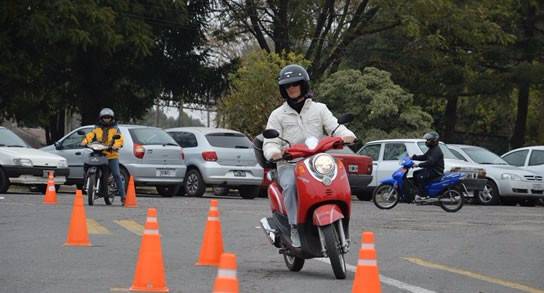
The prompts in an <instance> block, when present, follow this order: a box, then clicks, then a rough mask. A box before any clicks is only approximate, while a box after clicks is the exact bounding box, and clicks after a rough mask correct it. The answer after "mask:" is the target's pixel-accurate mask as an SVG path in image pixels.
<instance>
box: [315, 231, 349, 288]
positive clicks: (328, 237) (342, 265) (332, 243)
mask: <svg viewBox="0 0 544 293" xmlns="http://www.w3.org/2000/svg"><path fill="white" fill-rule="evenodd" d="M321 229H322V231H323V238H325V239H324V240H325V249H326V250H327V256H328V257H329V260H330V262H331V267H332V271H333V272H334V276H335V277H336V278H337V279H345V278H346V262H345V260H344V255H343V254H342V253H341V252H340V241H339V240H338V234H337V233H336V228H335V227H334V224H330V225H327V226H324V227H322V228H321Z"/></svg>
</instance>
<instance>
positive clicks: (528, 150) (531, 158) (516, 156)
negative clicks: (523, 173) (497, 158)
mask: <svg viewBox="0 0 544 293" xmlns="http://www.w3.org/2000/svg"><path fill="white" fill-rule="evenodd" d="M501 158H503V159H504V160H505V161H506V162H507V163H508V164H510V165H512V166H517V167H520V168H521V169H525V170H529V171H532V172H535V173H537V174H538V175H540V176H542V177H544V145H535V146H529V147H524V148H519V149H515V150H511V151H509V152H507V153H506V154H504V155H502V156H501Z"/></svg>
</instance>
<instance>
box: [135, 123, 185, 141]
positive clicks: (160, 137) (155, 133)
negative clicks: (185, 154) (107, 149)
mask: <svg viewBox="0 0 544 293" xmlns="http://www.w3.org/2000/svg"><path fill="white" fill-rule="evenodd" d="M129 132H130V135H131V136H132V139H133V140H134V142H135V143H137V144H143V145H178V144H177V142H176V141H175V140H174V139H173V138H172V137H171V136H170V135H168V133H166V132H165V131H164V130H162V129H159V128H152V127H149V128H133V129H130V130H129Z"/></svg>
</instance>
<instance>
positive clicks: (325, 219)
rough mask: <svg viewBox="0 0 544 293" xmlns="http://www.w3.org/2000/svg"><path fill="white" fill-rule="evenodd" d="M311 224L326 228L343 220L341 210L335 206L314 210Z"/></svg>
mask: <svg viewBox="0 0 544 293" xmlns="http://www.w3.org/2000/svg"><path fill="white" fill-rule="evenodd" d="M312 218H313V223H314V225H316V226H326V225H329V224H332V223H334V222H336V221H337V220H339V219H343V218H344V215H343V214H342V210H340V208H339V207H338V206H337V205H335V204H326V205H322V206H320V207H318V208H317V209H315V211H314V214H313V217H312Z"/></svg>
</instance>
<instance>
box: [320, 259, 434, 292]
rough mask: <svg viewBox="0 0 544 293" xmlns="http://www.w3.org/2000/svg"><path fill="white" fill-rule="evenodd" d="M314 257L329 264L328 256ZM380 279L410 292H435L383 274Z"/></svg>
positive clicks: (353, 267) (348, 266)
mask: <svg viewBox="0 0 544 293" xmlns="http://www.w3.org/2000/svg"><path fill="white" fill-rule="evenodd" d="M314 259H315V260H317V261H320V262H323V263H327V264H331V262H330V261H329V259H328V258H314ZM346 269H347V270H348V271H350V272H353V273H355V270H356V269H357V268H356V267H355V266H352V265H350V264H346ZM380 281H381V282H382V283H383V284H386V285H389V286H393V287H396V288H399V289H402V290H406V291H408V292H412V293H436V292H435V291H431V290H427V289H424V288H421V287H418V286H414V285H410V284H408V283H404V282H402V281H399V280H395V279H392V278H389V277H386V276H384V275H380Z"/></svg>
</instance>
